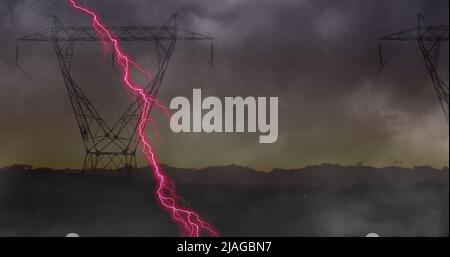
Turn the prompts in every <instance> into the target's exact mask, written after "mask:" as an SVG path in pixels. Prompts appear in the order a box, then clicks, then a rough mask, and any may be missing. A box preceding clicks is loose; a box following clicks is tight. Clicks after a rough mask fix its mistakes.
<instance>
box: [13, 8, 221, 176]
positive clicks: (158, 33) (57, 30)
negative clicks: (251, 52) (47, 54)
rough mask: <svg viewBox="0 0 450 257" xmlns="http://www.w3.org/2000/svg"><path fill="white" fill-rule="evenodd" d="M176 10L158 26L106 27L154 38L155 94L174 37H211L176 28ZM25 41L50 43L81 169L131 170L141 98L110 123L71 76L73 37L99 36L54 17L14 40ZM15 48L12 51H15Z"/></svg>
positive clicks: (126, 36) (125, 35)
mask: <svg viewBox="0 0 450 257" xmlns="http://www.w3.org/2000/svg"><path fill="white" fill-rule="evenodd" d="M176 17H177V16H176V15H174V16H173V17H172V18H171V19H170V20H169V21H168V22H167V23H166V24H165V25H163V26H129V27H109V28H108V29H109V30H110V31H111V32H112V33H114V35H115V37H116V38H117V39H118V40H120V41H122V42H130V41H146V42H154V43H155V46H156V47H155V52H156V54H155V55H156V59H157V71H156V73H155V76H154V79H153V81H152V82H151V83H149V84H148V85H147V86H146V90H148V92H149V94H150V95H151V96H153V97H156V95H157V94H158V91H159V89H160V87H161V83H162V80H163V77H164V74H165V71H166V69H167V65H168V63H169V60H170V57H171V55H172V53H173V51H174V47H175V44H176V42H177V41H178V40H210V41H212V40H213V38H211V37H208V36H205V35H201V34H198V33H194V32H192V31H188V30H183V29H180V28H178V27H177V23H176ZM24 41H47V42H52V44H53V48H54V50H55V52H56V56H57V58H58V62H59V66H60V69H61V73H62V75H63V79H64V83H65V87H66V90H67V92H68V95H69V99H70V103H71V105H72V109H73V112H74V114H75V119H76V122H77V125H78V127H79V131H80V134H81V138H82V141H83V144H84V147H85V151H86V152H85V159H84V163H83V170H84V171H94V172H95V171H97V170H98V169H125V170H126V171H127V172H130V171H132V170H136V168H137V163H136V149H137V147H138V145H139V142H138V140H137V139H136V137H135V133H136V130H137V126H138V124H137V121H138V119H139V108H140V103H139V101H138V99H135V101H134V102H133V103H131V105H130V106H129V107H128V108H127V109H126V111H125V112H124V113H123V114H122V115H121V116H120V118H119V119H118V120H117V121H116V122H115V123H114V124H112V125H109V124H108V123H106V122H105V120H104V119H103V118H102V116H101V115H100V113H99V112H98V111H97V110H96V108H95V107H94V105H93V104H92V102H91V101H90V100H89V99H88V97H87V96H86V95H85V94H84V93H83V91H82V90H81V88H80V87H79V86H78V84H77V83H76V81H75V80H74V78H73V77H72V75H71V61H72V57H73V50H74V45H75V43H76V42H79V41H83V42H98V41H102V39H101V38H99V37H98V34H97V32H96V31H95V30H94V29H93V28H91V27H66V26H63V25H62V23H61V22H60V21H59V19H58V18H57V17H56V16H54V17H53V26H52V28H50V29H47V30H44V31H41V32H38V33H34V34H31V35H27V36H24V37H21V38H19V39H18V46H19V42H24ZM18 49H19V47H17V56H18Z"/></svg>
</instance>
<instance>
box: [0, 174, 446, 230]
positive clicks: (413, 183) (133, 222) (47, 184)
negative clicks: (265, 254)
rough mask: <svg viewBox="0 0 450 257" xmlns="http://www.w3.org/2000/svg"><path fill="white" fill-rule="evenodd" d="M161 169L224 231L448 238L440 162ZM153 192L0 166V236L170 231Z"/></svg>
mask: <svg viewBox="0 0 450 257" xmlns="http://www.w3.org/2000/svg"><path fill="white" fill-rule="evenodd" d="M166 171H167V173H168V174H170V176H171V177H173V178H174V180H176V181H177V183H178V184H177V185H178V191H179V193H180V195H182V196H183V197H184V198H185V199H186V200H187V201H188V202H189V203H190V204H191V207H193V208H195V209H197V210H198V211H199V212H200V213H201V214H202V215H203V216H204V217H205V218H206V219H208V220H209V221H210V222H211V223H213V224H214V225H215V226H216V227H217V228H218V230H219V231H220V232H221V234H222V235H223V236H365V235H366V234H368V233H371V232H376V233H378V234H380V235H381V236H449V187H448V179H449V177H448V174H449V173H448V169H447V168H446V169H443V170H436V169H432V168H430V167H419V168H414V169H401V168H395V167H390V168H384V169H375V168H370V167H341V166H335V165H321V166H314V167H308V168H304V169H301V170H291V171H287V170H274V171H272V172H271V173H268V174H264V173H259V172H255V171H253V170H251V169H247V168H242V167H238V166H227V167H210V168H206V169H203V170H195V171H194V170H187V169H174V168H170V167H166ZM140 172H141V174H142V177H146V176H144V175H143V174H147V173H148V172H149V171H148V170H146V169H142V170H140ZM153 190H154V186H153V180H151V179H149V178H141V179H131V180H130V179H126V178H120V177H113V176H110V175H108V176H105V174H102V175H82V174H80V173H78V172H77V171H73V170H64V171H55V170H49V169H31V168H26V167H24V166H18V165H16V166H11V167H7V168H3V169H0V236H65V235H66V234H67V233H70V232H75V233H78V234H79V235H80V236H176V235H177V231H178V230H177V227H176V226H174V225H173V223H172V222H171V221H170V219H169V218H168V215H167V214H166V213H165V212H164V211H163V210H161V209H160V208H159V206H158V204H157V203H156V201H155V199H154V197H153V196H154V193H153Z"/></svg>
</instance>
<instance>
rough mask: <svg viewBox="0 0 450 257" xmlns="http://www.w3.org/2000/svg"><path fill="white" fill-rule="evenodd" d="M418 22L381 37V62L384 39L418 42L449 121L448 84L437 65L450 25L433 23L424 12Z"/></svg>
mask: <svg viewBox="0 0 450 257" xmlns="http://www.w3.org/2000/svg"><path fill="white" fill-rule="evenodd" d="M417 17H418V22H417V26H416V27H415V28H412V29H409V30H406V31H401V32H398V33H395V34H390V35H387V36H383V37H381V38H379V39H378V40H379V51H380V62H381V65H382V66H383V65H384V64H385V63H384V61H383V54H382V51H381V42H382V41H403V42H417V44H418V45H419V49H420V52H421V53H422V56H423V58H424V60H425V64H426V67H427V70H428V73H429V74H430V77H431V80H432V82H433V87H434V89H435V91H436V94H437V96H438V99H439V103H440V104H441V107H442V110H443V111H444V115H445V118H446V119H447V123H448V122H449V109H448V108H449V106H448V84H447V83H445V82H444V80H443V79H442V78H441V77H440V76H439V74H438V72H437V67H438V63H439V51H440V47H441V42H444V41H445V42H448V28H449V26H436V25H431V23H429V22H428V21H427V20H426V19H425V17H424V16H423V15H422V14H417Z"/></svg>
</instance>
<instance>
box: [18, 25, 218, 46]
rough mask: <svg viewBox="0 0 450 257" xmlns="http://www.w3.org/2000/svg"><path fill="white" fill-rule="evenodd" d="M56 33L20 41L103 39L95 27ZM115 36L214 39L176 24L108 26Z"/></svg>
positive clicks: (42, 33)
mask: <svg viewBox="0 0 450 257" xmlns="http://www.w3.org/2000/svg"><path fill="white" fill-rule="evenodd" d="M56 28H57V30H56V31H55V33H54V35H52V28H49V29H46V30H43V31H40V32H37V33H33V34H30V35H26V36H23V37H21V38H19V39H18V41H54V40H56V41H81V42H98V41H103V40H104V39H102V38H101V37H99V35H98V33H97V32H96V31H95V29H93V28H91V27H64V26H61V27H56ZM108 30H109V31H111V32H112V33H113V34H114V35H115V37H116V38H117V39H118V40H120V41H122V42H127V41H165V40H174V39H175V40H213V38H212V37H209V36H205V35H202V34H199V33H195V32H192V31H189V30H184V29H180V28H177V27H175V26H126V27H116V26H114V27H108Z"/></svg>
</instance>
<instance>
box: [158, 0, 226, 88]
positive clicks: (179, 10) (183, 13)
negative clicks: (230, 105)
mask: <svg viewBox="0 0 450 257" xmlns="http://www.w3.org/2000/svg"><path fill="white" fill-rule="evenodd" d="M167 1H168V2H169V4H170V5H171V7H172V8H173V9H174V11H175V12H176V13H178V14H180V18H181V22H183V23H184V25H185V26H186V29H190V28H189V24H188V22H187V18H185V17H187V16H188V15H187V13H186V11H185V10H184V9H182V8H181V7H179V5H178V4H177V3H176V2H175V1H174V0H167ZM196 46H197V48H198V49H199V51H200V52H201V54H203V55H205V56H206V60H207V63H208V66H209V67H210V70H211V74H212V76H213V79H214V82H215V83H216V85H217V87H219V88H221V86H220V82H219V79H218V78H217V74H216V70H215V67H214V41H213V42H212V45H211V52H210V54H209V56H208V53H205V52H204V49H203V48H202V47H201V46H200V44H199V43H198V42H197V44H196Z"/></svg>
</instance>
